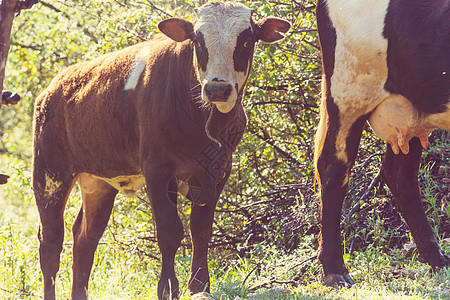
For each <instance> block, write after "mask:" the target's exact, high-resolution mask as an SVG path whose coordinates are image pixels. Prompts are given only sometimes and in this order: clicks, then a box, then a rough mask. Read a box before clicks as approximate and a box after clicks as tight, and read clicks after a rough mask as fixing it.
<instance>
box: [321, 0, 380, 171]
mask: <svg viewBox="0 0 450 300" xmlns="http://www.w3.org/2000/svg"><path fill="white" fill-rule="evenodd" d="M327 4H328V11H329V16H330V19H331V21H332V22H333V26H334V27H335V28H336V51H335V64H334V73H333V76H332V77H331V94H332V96H333V98H334V101H335V103H336V104H337V106H338V107H339V111H340V120H341V129H340V131H339V134H338V137H337V140H336V149H337V150H338V153H337V156H338V158H339V159H340V160H342V161H344V162H347V155H346V139H347V136H348V132H349V130H350V127H351V125H352V124H353V123H354V122H355V121H356V120H357V119H358V118H359V117H360V116H362V115H364V114H367V113H369V112H370V111H372V110H373V109H375V107H377V105H378V104H379V103H381V101H382V100H383V99H385V98H386V97H387V96H389V93H388V92H387V91H386V90H385V89H384V83H385V81H386V78H387V72H388V69H387V63H386V57H387V54H386V53H387V40H386V39H385V38H384V37H383V28H384V19H385V16H386V12H387V8H388V5H389V0H379V1H373V0H329V1H327Z"/></svg>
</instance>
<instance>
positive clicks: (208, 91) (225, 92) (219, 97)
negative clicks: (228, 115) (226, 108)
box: [204, 79, 233, 102]
mask: <svg viewBox="0 0 450 300" xmlns="http://www.w3.org/2000/svg"><path fill="white" fill-rule="evenodd" d="M232 89H233V86H232V85H231V84H229V83H226V82H222V81H217V80H214V79H213V81H209V82H208V83H206V84H205V86H204V92H205V95H206V97H207V98H208V100H209V101H211V102H226V101H227V100H228V98H229V97H230V95H231V91H232Z"/></svg>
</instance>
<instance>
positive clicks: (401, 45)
mask: <svg viewBox="0 0 450 300" xmlns="http://www.w3.org/2000/svg"><path fill="white" fill-rule="evenodd" d="M383 35H384V37H385V38H386V39H387V40H388V49H387V66H388V77H387V80H386V83H385V89H386V90H387V91H389V92H391V93H395V94H401V95H403V96H405V97H406V98H408V99H409V100H410V101H411V102H412V104H413V105H414V106H415V107H417V108H418V109H419V110H421V111H423V112H425V113H441V112H444V111H445V110H446V105H447V104H448V102H449V97H450V5H448V1H447V0H433V1H420V0H397V1H390V3H389V8H388V12H387V14H386V19H385V27H384V31H383Z"/></svg>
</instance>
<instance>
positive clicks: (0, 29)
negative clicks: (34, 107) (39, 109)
mask: <svg viewBox="0 0 450 300" xmlns="http://www.w3.org/2000/svg"><path fill="white" fill-rule="evenodd" d="M37 2H38V0H22V1H20V0H4V1H1V2H0V91H2V97H1V99H0V107H1V106H2V104H3V105H6V104H16V103H17V102H18V101H19V100H20V97H19V95H17V94H15V93H11V92H5V91H3V79H4V78H5V68H6V60H7V59H8V52H9V45H10V37H11V27H12V23H13V20H14V14H15V13H20V11H21V10H22V9H27V8H30V7H32V6H33V5H34V4H36V3H37ZM1 183H2V181H1V180H0V184H1Z"/></svg>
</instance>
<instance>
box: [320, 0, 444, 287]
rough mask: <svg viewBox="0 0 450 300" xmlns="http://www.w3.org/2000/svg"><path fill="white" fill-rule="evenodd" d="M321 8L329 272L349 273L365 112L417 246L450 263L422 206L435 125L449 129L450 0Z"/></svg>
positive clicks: (330, 280) (370, 0)
mask: <svg viewBox="0 0 450 300" xmlns="http://www.w3.org/2000/svg"><path fill="white" fill-rule="evenodd" d="M316 14H317V26H318V31H319V38H320V44H321V50H322V63H323V83H322V86H323V89H322V104H321V119H320V123H319V128H318V131H317V134H316V145H315V163H316V171H317V174H316V177H317V179H318V182H319V186H320V200H321V218H322V220H321V241H320V250H319V256H318V258H319V261H320V262H321V263H322V266H323V271H324V281H325V282H326V283H327V284H330V285H331V284H335V283H338V284H351V283H352V279H351V278H350V276H349V275H348V270H347V269H346V267H345V265H344V261H343V257H342V246H341V235H340V226H339V223H340V216H341V208H342V201H343V199H344V196H345V193H346V190H347V184H348V178H349V172H350V169H351V168H352V166H353V164H354V160H355V156H356V153H357V150H358V146H359V141H360V138H361V132H362V130H363V127H364V124H365V123H366V121H369V123H370V125H371V127H372V128H373V130H374V132H375V133H376V134H377V135H378V136H380V137H381V138H383V139H384V140H386V141H387V142H388V144H387V149H386V155H385V157H384V160H383V165H382V170H381V171H382V177H383V179H384V180H385V181H386V183H387V184H388V186H389V188H390V189H391V191H392V194H393V195H394V198H395V201H396V203H397V205H398V206H399V208H400V211H401V213H402V215H403V217H404V218H405V220H406V222H407V224H408V226H409V228H410V230H411V234H412V236H413V237H414V240H415V242H416V244H417V247H418V250H419V252H420V255H421V256H422V257H423V259H424V260H426V261H427V262H428V263H429V264H430V265H432V266H433V267H443V266H448V265H449V264H450V259H449V257H448V256H447V255H446V254H445V253H444V252H443V251H442V250H441V248H440V246H439V242H438V240H437V238H436V236H435V234H434V232H433V230H432V228H431V226H430V225H429V223H428V220H427V218H426V215H425V213H424V209H423V207H422V203H421V195H420V190H419V185H418V180H417V175H418V169H419V159H420V157H421V152H422V147H426V146H427V144H428V139H427V137H428V134H429V133H430V132H431V131H432V130H434V129H436V128H443V129H446V130H449V129H450V2H449V1H448V0H433V1H421V0H375V1H374V0H319V1H318V4H317V11H316Z"/></svg>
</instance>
